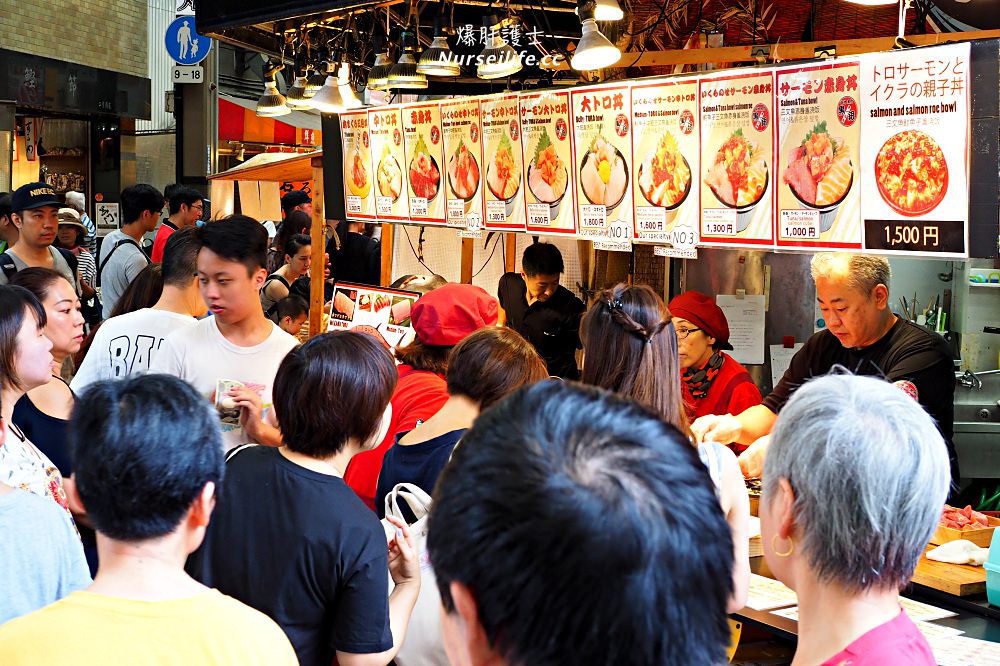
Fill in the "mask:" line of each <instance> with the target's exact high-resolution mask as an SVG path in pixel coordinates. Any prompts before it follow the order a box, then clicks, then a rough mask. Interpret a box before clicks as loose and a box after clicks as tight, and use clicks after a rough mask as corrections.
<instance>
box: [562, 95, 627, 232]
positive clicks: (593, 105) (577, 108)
mask: <svg viewBox="0 0 1000 666" xmlns="http://www.w3.org/2000/svg"><path fill="white" fill-rule="evenodd" d="M570 101H571V104H572V110H573V114H572V115H573V169H574V173H575V175H576V178H574V180H575V181H576V197H575V198H576V219H577V221H578V226H579V231H580V236H581V237H584V238H601V239H608V238H609V234H611V229H612V227H614V229H615V232H616V233H620V232H621V230H623V229H625V228H626V227H627V228H628V233H627V234H625V238H624V239H623V240H624V241H625V242H627V241H628V240H631V238H632V236H633V235H634V231H633V229H632V201H631V198H630V196H631V187H630V185H631V182H632V180H631V179H632V132H631V129H632V127H631V126H632V117H631V116H632V114H631V98H630V95H629V88H628V86H627V85H618V86H599V87H594V88H574V89H573V90H572V91H571V93H570ZM611 240H612V241H613V240H615V239H614V237H613V235H612V237H611ZM618 242H619V245H620V243H621V241H618Z"/></svg>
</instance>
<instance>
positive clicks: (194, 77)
mask: <svg viewBox="0 0 1000 666" xmlns="http://www.w3.org/2000/svg"><path fill="white" fill-rule="evenodd" d="M173 81H174V83H203V82H204V81H205V70H204V68H203V67H202V66H201V65H175V66H174V76H173Z"/></svg>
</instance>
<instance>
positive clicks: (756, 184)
mask: <svg viewBox="0 0 1000 666" xmlns="http://www.w3.org/2000/svg"><path fill="white" fill-rule="evenodd" d="M773 101H774V74H773V73H772V72H768V71H764V72H761V71H750V72H748V73H746V74H739V75H736V76H731V75H730V76H716V77H711V78H705V79H702V80H701V82H700V104H701V171H700V172H699V176H698V181H699V182H700V183H701V241H702V243H703V244H705V245H723V246H725V245H728V246H755V247H770V246H771V245H772V244H773V241H774V234H773V229H772V216H771V212H772V198H773V194H774V177H775V176H774V159H773V156H774V113H773V111H774V109H773V105H774V104H773Z"/></svg>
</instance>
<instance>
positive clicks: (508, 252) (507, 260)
mask: <svg viewBox="0 0 1000 666" xmlns="http://www.w3.org/2000/svg"><path fill="white" fill-rule="evenodd" d="M516 269H517V234H504V235H503V270H504V272H505V273H513V272H514V271H515V270H516Z"/></svg>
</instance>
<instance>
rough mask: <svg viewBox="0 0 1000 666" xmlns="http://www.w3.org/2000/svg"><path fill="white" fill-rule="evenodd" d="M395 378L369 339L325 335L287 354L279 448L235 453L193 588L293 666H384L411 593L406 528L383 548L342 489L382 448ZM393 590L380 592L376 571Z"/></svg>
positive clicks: (412, 559)
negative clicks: (216, 597)
mask: <svg viewBox="0 0 1000 666" xmlns="http://www.w3.org/2000/svg"><path fill="white" fill-rule="evenodd" d="M395 385H396V369H395V366H394V364H393V361H392V357H391V356H390V355H389V352H388V351H387V350H386V349H385V348H384V347H383V346H382V345H381V343H379V342H378V341H377V340H376V339H375V338H373V337H370V336H368V335H366V334H364V333H358V332H353V331H336V332H332V333H326V334H323V335H320V336H318V337H315V338H313V339H311V340H310V341H309V342H307V343H305V344H304V345H302V346H301V347H298V348H296V349H293V350H291V351H290V352H289V353H288V355H287V356H286V357H285V359H284V360H283V361H282V363H281V366H280V367H279V368H278V372H277V375H276V376H275V380H274V411H275V415H276V416H277V418H278V421H279V422H280V424H281V436H282V441H283V444H284V445H283V446H281V447H280V448H272V447H265V446H247V447H242V448H238V449H234V451H233V452H231V453H230V457H229V461H228V463H227V465H226V482H225V484H224V485H223V487H222V491H221V493H220V495H221V496H220V500H219V504H218V507H217V508H216V511H215V514H214V515H213V517H212V523H211V524H210V525H209V527H208V531H207V533H206V535H205V541H204V543H203V544H202V546H201V548H199V549H198V551H196V552H195V553H194V554H193V555H192V556H191V558H190V559H189V561H188V571H189V572H190V573H191V574H192V575H193V576H194V577H195V578H197V579H198V580H200V581H201V582H202V583H204V584H206V585H209V586H211V587H216V588H218V589H219V590H220V591H222V592H223V593H224V594H228V595H230V596H232V597H235V598H237V599H239V600H240V601H243V602H244V603H246V604H248V605H250V606H252V607H254V608H256V609H257V610H260V611H263V612H264V613H266V614H267V615H269V616H271V617H272V618H273V619H274V620H275V621H276V622H277V623H278V624H279V625H281V627H282V629H284V630H285V633H286V634H287V635H288V638H289V640H291V642H292V645H293V646H294V647H295V651H296V653H297V654H298V657H299V661H300V663H301V664H303V666H329V664H331V663H335V662H334V660H335V659H336V663H339V664H341V666H357V665H359V664H364V665H365V666H367V665H369V664H383V665H384V664H388V663H389V662H390V661H391V660H392V658H393V657H394V656H395V654H396V652H397V651H398V650H399V647H400V645H401V644H402V641H403V637H404V635H405V633H406V627H407V623H408V622H409V618H410V613H411V612H412V610H413V606H414V604H415V603H416V599H417V592H418V591H419V588H420V570H419V564H418V562H417V559H416V544H415V542H414V541H413V538H412V536H411V535H410V532H409V528H407V527H406V526H405V524H404V523H402V522H401V521H394V523H395V524H396V526H397V527H399V528H400V529H401V530H402V532H401V534H400V533H398V532H397V535H393V537H392V539H391V540H390V541H389V547H388V548H386V535H385V533H384V531H383V529H382V526H381V525H380V524H379V521H378V519H376V517H375V516H374V514H372V512H371V511H369V510H368V509H367V508H366V507H365V505H364V504H363V503H362V502H361V500H359V499H358V497H357V496H356V495H355V494H354V493H353V492H352V491H351V489H350V488H349V487H348V486H347V485H346V484H345V483H344V480H343V478H342V477H343V474H344V470H345V469H346V467H347V463H348V462H349V461H350V459H351V458H352V457H353V456H355V455H356V454H357V453H359V452H361V451H364V450H366V449H369V448H371V447H373V446H374V445H376V444H377V443H378V442H379V441H381V439H382V437H383V436H384V433H385V430H386V429H387V427H388V423H389V415H388V413H387V411H388V409H387V408H388V406H389V398H390V397H391V396H392V390H393V388H394V387H395ZM387 570H388V571H389V573H390V574H391V575H392V578H393V581H394V582H395V587H394V589H393V591H392V593H391V594H390V593H389V590H388V578H387V576H386V571H387Z"/></svg>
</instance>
